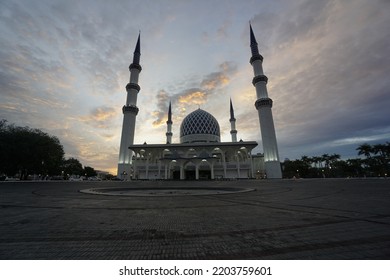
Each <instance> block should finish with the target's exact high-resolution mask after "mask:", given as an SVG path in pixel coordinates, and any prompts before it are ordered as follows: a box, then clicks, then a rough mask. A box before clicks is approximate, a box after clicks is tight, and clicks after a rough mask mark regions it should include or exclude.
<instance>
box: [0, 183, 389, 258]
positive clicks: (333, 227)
mask: <svg viewBox="0 0 390 280" xmlns="http://www.w3.org/2000/svg"><path fill="white" fill-rule="evenodd" d="M185 188H188V189H189V190H191V191H188V192H185V191H182V190H181V189H185ZM207 188H212V189H213V190H214V192H210V193H208V192H207V191H205V190H207ZM110 189H112V192H110ZM132 189H133V190H134V191H135V192H134V193H133V192H132ZM159 189H160V190H161V191H159ZM197 189H199V190H200V191H199V192H196V190H197ZM219 189H220V190H221V191H220V192H219ZM236 189H245V191H242V192H235V191H232V192H230V191H226V190H236ZM85 190H92V192H89V193H88V192H80V191H85ZM94 190H95V191H94ZM96 190H97V191H96ZM101 190H104V191H101ZM123 190H125V191H123ZM143 190H145V192H143ZM177 190H179V191H177ZM0 208H1V211H0V232H1V235H0V259H11V260H13V259H66V260H72V259H138V260H143V259H287V260H288V259H305V260H306V259H390V180H386V179H300V180H236V181H131V182H110V181H102V182H85V181H84V182H68V181H59V182H54V181H47V182H34V181H30V182H1V183H0Z"/></svg>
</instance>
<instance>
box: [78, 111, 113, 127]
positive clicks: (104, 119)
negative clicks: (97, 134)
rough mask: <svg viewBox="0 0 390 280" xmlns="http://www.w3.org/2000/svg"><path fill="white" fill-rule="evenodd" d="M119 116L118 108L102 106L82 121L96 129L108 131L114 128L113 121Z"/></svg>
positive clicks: (82, 118)
mask: <svg viewBox="0 0 390 280" xmlns="http://www.w3.org/2000/svg"><path fill="white" fill-rule="evenodd" d="M117 115H118V110H117V109H116V108H113V107H108V106H101V107H97V108H94V109H93V110H92V111H91V113H90V114H89V115H87V116H83V117H81V118H80V120H81V121H82V122H85V123H87V124H88V125H90V126H92V127H94V128H100V129H108V128H110V127H112V125H113V120H114V119H115V118H116V117H117Z"/></svg>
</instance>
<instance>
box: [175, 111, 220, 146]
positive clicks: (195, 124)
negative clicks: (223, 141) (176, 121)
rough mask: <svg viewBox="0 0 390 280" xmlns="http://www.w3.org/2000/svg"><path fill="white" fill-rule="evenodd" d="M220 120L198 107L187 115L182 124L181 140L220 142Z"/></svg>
mask: <svg viewBox="0 0 390 280" xmlns="http://www.w3.org/2000/svg"><path fill="white" fill-rule="evenodd" d="M219 141H220V132H219V124H218V121H217V120H216V119H215V118H214V117H213V115H211V114H210V113H208V112H206V111H204V110H202V109H198V110H196V111H193V112H192V113H190V114H189V115H187V116H186V117H185V118H184V120H183V122H182V123H181V126H180V142H181V143H188V142H189V143H191V142H219Z"/></svg>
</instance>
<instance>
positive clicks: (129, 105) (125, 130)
mask: <svg viewBox="0 0 390 280" xmlns="http://www.w3.org/2000/svg"><path fill="white" fill-rule="evenodd" d="M140 35H141V34H139V35H138V41H137V45H136V47H135V51H134V56H133V63H132V64H130V66H129V70H130V81H129V83H128V84H127V85H126V91H127V99H126V105H124V106H123V108H122V112H123V126H122V137H121V146H120V150H119V161H118V178H121V179H124V180H128V179H129V178H130V176H131V169H130V167H131V157H132V155H133V151H131V150H130V149H129V146H130V145H133V142H134V130H135V119H136V117H137V114H138V107H137V95H138V92H139V91H140V86H139V85H138V76H139V73H140V72H141V70H142V67H141V65H140V64H139V60H140V56H141V50H140Z"/></svg>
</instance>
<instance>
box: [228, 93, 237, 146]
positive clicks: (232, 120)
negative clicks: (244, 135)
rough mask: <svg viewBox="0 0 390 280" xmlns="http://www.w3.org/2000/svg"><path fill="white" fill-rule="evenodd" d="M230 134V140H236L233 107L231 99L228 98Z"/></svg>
mask: <svg viewBox="0 0 390 280" xmlns="http://www.w3.org/2000/svg"><path fill="white" fill-rule="evenodd" d="M229 121H230V128H231V129H230V134H231V136H232V142H237V130H236V119H235V117H234V109H233V103H232V99H231V98H230V120H229Z"/></svg>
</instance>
